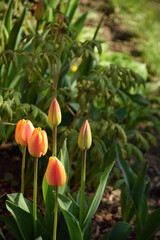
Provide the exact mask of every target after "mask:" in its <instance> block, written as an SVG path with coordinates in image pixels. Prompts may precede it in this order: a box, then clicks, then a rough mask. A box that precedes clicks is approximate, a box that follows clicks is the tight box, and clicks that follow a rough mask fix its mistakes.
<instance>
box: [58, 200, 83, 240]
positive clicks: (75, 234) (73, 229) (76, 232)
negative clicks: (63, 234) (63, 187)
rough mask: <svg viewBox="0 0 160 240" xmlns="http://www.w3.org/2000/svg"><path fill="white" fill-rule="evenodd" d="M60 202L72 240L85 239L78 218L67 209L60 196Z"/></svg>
mask: <svg viewBox="0 0 160 240" xmlns="http://www.w3.org/2000/svg"><path fill="white" fill-rule="evenodd" d="M58 203H59V207H60V209H61V212H62V214H63V216H64V218H65V221H66V224H67V227H68V232H69V236H70V240H75V239H76V240H83V235H82V231H81V229H80V226H79V223H78V221H77V219H76V218H75V217H74V216H73V215H72V214H71V213H70V212H69V211H67V210H66V209H65V206H64V204H63V202H62V201H61V200H60V199H59V198H58Z"/></svg>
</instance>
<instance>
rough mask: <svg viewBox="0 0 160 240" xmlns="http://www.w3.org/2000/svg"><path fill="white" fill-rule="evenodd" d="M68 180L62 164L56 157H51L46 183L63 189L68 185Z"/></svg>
mask: <svg viewBox="0 0 160 240" xmlns="http://www.w3.org/2000/svg"><path fill="white" fill-rule="evenodd" d="M66 178H67V176H66V172H65V169H64V167H63V165H62V163H61V162H60V161H59V160H58V159H57V158H56V157H50V158H49V162H48V166H47V170H46V182H47V183H48V184H49V185H51V186H54V187H62V186H64V184H65V183H66Z"/></svg>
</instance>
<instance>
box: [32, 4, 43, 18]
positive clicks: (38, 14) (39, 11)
mask: <svg viewBox="0 0 160 240" xmlns="http://www.w3.org/2000/svg"><path fill="white" fill-rule="evenodd" d="M43 12H44V5H43V0H39V2H38V4H37V6H36V7H35V12H34V16H35V18H36V20H37V21H40V20H41V19H42V17H43Z"/></svg>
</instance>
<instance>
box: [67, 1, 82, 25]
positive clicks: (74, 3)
mask: <svg viewBox="0 0 160 240" xmlns="http://www.w3.org/2000/svg"><path fill="white" fill-rule="evenodd" d="M78 3H79V0H72V1H70V4H69V6H68V9H67V12H66V16H67V17H68V18H69V20H70V21H71V20H72V18H73V16H74V13H75V11H76V9H77V7H78Z"/></svg>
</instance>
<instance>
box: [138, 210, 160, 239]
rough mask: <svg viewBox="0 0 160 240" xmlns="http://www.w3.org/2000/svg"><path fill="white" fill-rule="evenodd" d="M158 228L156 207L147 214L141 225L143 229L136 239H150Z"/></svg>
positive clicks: (159, 227)
mask: <svg viewBox="0 0 160 240" xmlns="http://www.w3.org/2000/svg"><path fill="white" fill-rule="evenodd" d="M158 229H160V208H158V209H156V210H155V211H154V212H152V213H151V214H150V215H149V216H148V218H147V220H146V222H145V224H144V225H143V231H142V233H141V235H140V236H138V240H141V239H145V240H152V239H153V236H154V234H155V233H156V232H157V231H158Z"/></svg>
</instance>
